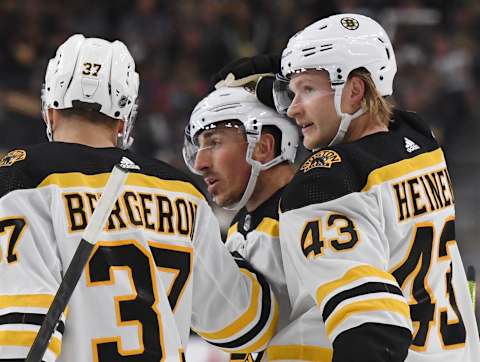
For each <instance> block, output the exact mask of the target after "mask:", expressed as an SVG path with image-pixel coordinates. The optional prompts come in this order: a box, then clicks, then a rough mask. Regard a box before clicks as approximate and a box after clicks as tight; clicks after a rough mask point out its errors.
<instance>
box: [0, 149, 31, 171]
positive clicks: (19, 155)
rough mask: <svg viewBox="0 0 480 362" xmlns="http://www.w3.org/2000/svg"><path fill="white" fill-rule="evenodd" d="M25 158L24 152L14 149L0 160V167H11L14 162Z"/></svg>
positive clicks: (25, 153)
mask: <svg viewBox="0 0 480 362" xmlns="http://www.w3.org/2000/svg"><path fill="white" fill-rule="evenodd" d="M26 157H27V151H26V150H22V149H16V150H13V151H10V152H8V153H7V154H6V155H5V156H3V158H2V159H1V160H0V167H8V166H12V165H13V164H14V163H15V162H18V161H23V160H24V159H25V158H26Z"/></svg>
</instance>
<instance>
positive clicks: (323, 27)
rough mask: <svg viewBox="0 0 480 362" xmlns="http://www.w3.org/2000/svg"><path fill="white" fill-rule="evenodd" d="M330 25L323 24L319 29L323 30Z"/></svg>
mask: <svg viewBox="0 0 480 362" xmlns="http://www.w3.org/2000/svg"><path fill="white" fill-rule="evenodd" d="M327 26H328V25H324V26H321V27H320V28H318V30H323V29H326V28H327Z"/></svg>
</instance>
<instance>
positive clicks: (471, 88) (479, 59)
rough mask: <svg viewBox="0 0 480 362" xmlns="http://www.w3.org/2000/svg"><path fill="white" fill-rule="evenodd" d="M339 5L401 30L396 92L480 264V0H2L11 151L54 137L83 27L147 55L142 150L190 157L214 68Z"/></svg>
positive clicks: (273, 49) (277, 42)
mask: <svg viewBox="0 0 480 362" xmlns="http://www.w3.org/2000/svg"><path fill="white" fill-rule="evenodd" d="M338 12H356V13H362V14H365V15H369V16H371V17H373V18H374V19H376V20H377V21H379V22H380V23H381V24H382V25H383V26H384V27H385V29H386V30H387V32H388V33H389V35H390V37H391V39H392V42H393V45H394V49H395V53H396V57H397V63H398V73H397V76H396V81H395V83H394V85H395V93H394V97H393V101H394V103H396V104H397V105H399V106H400V107H402V108H405V109H408V110H415V111H417V112H418V113H419V114H420V115H421V116H422V117H423V118H424V119H426V120H427V121H428V122H429V123H430V124H431V126H432V127H433V128H434V130H435V134H436V136H437V139H438V140H439V141H440V143H441V144H442V145H443V147H444V148H445V150H446V155H447V161H448V163H449V168H450V173H451V177H452V181H453V184H454V188H455V191H456V207H457V241H458V244H459V246H460V250H461V252H462V255H463V258H464V263H465V265H466V266H468V265H473V266H475V267H476V269H477V270H478V271H480V244H479V243H478V242H479V232H478V231H479V229H477V227H479V215H480V191H479V190H478V186H479V180H480V159H479V157H480V152H479V151H480V146H479V141H478V140H479V135H480V125H479V122H478V119H479V117H480V104H479V103H478V101H477V99H478V98H479V95H480V1H478V0H456V1H448V0H435V1H434V0H430V1H428V0H424V1H420V0H391V1H381V0H370V1H366V0H365V1H362V0H335V1H334V0H322V1H320V0H276V1H269V0H249V1H248V0H235V1H227V0H175V1H174V0H170V1H166V0H163V1H161V0H158V1H155V0H137V1H127V0H116V1H95V2H92V3H89V2H85V1H83V0H81V1H80V0H69V1H68V2H65V1H59V0H42V1H37V0H1V1H0V44H1V45H0V49H1V51H0V154H1V153H3V152H5V151H6V150H8V149H10V148H13V147H17V146H19V145H22V144H26V143H36V142H43V141H44V140H46V138H45V132H44V125H43V122H42V121H41V116H40V89H41V85H42V82H43V77H44V72H45V69H46V65H47V62H48V59H50V58H51V57H53V55H54V52H55V49H56V48H57V47H58V45H59V44H61V43H62V42H63V41H65V40H66V39H67V38H68V37H69V36H70V35H72V34H74V33H83V34H85V35H86V36H98V37H104V38H107V39H109V40H114V39H121V40H123V41H124V42H125V43H126V44H127V46H128V47H129V49H130V50H131V52H132V55H133V57H134V58H135V61H136V64H137V70H138V72H139V73H140V78H141V85H140V111H139V115H138V118H137V124H136V129H135V131H134V136H135V139H136V141H135V143H134V146H133V149H134V150H135V151H137V152H139V153H142V154H145V155H149V156H153V157H156V158H159V159H162V160H165V161H167V162H169V163H172V164H175V165H177V166H179V167H181V168H184V165H183V161H182V157H181V146H182V143H183V129H184V127H185V125H186V122H187V120H188V118H189V114H190V112H191V110H192V109H193V107H194V105H195V104H196V103H197V102H198V101H199V100H200V99H201V98H202V97H203V96H205V95H206V94H207V92H208V91H209V90H210V89H211V88H210V87H211V84H210V78H211V76H212V74H213V73H215V72H216V71H218V70H219V69H220V68H221V67H222V66H223V65H225V64H226V63H228V62H229V61H231V60H234V59H237V58H239V57H243V56H251V55H255V54H259V53H280V52H281V50H282V49H283V47H284V46H285V45H286V42H287V40H288V39H289V37H290V36H291V35H293V34H294V33H295V32H296V31H298V30H300V29H302V28H303V27H305V26H306V25H308V24H309V23H311V22H313V21H315V20H317V19H319V18H321V17H325V16H328V15H330V14H333V13H338ZM220 216H221V217H222V218H224V222H227V221H228V220H227V219H228V216H229V215H228V214H227V215H226V216H225V214H220ZM479 294H480V293H479Z"/></svg>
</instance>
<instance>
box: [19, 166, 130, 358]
mask: <svg viewBox="0 0 480 362" xmlns="http://www.w3.org/2000/svg"><path fill="white" fill-rule="evenodd" d="M125 159H126V158H123V159H122V162H121V163H120V165H115V166H114V167H113V170H112V173H111V175H110V177H109V178H108V181H107V184H106V185H105V188H104V190H103V193H102V196H101V197H100V200H99V201H98V204H97V206H96V208H95V211H94V212H93V215H92V218H91V219H90V221H89V223H88V225H87V227H86V228H85V230H84V232H83V235H82V239H81V240H80V243H79V244H78V247H77V250H76V251H75V254H74V255H73V258H72V260H71V262H70V265H69V266H68V269H67V271H66V272H65V275H64V277H63V279H62V282H61V283H60V287H59V288H58V290H57V293H56V294H55V297H54V298H53V302H52V304H51V305H50V308H49V309H48V312H47V314H46V315H45V319H44V320H43V323H42V326H41V327H40V330H39V331H38V334H37V336H36V338H35V341H34V342H33V345H32V347H31V348H30V352H29V353H28V356H27V359H26V360H25V362H40V361H41V360H42V358H43V355H44V354H45V350H46V349H47V347H48V343H49V341H50V338H51V337H52V334H53V333H54V330H55V327H56V326H57V323H58V321H59V319H60V315H61V314H62V312H63V311H64V310H65V308H66V306H67V304H68V301H69V300H70V297H71V296H72V293H73V291H74V289H75V286H76V285H77V283H78V280H79V279H80V276H81V275H82V273H83V268H84V267H85V265H86V264H87V262H88V259H89V258H90V254H91V252H92V249H93V247H94V246H95V243H96V242H97V238H98V236H99V234H100V232H101V231H102V228H103V226H104V225H105V222H106V220H107V217H108V216H109V215H110V213H111V212H112V209H113V206H114V204H115V202H116V200H117V198H118V196H119V194H120V191H121V189H122V186H123V184H124V183H125V180H126V178H127V176H128V168H137V169H138V168H139V167H138V166H137V165H135V164H134V163H133V162H131V161H130V160H128V159H127V160H128V162H124V160H125ZM124 164H126V165H125V166H124ZM129 166H130V167H129Z"/></svg>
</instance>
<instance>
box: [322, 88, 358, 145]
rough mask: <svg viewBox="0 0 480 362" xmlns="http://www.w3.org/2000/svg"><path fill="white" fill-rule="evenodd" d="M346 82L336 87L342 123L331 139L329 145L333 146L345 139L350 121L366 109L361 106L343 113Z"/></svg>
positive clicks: (338, 111) (337, 109)
mask: <svg viewBox="0 0 480 362" xmlns="http://www.w3.org/2000/svg"><path fill="white" fill-rule="evenodd" d="M344 85H345V84H341V85H337V86H336V87H335V98H334V100H335V110H336V111H337V114H338V116H339V117H340V125H339V126H338V131H337V134H336V135H335V137H333V139H332V140H331V141H330V143H329V144H328V146H333V145H336V144H337V143H340V142H342V141H343V138H344V137H345V134H346V133H347V131H348V128H349V127H350V123H351V122H352V121H353V120H354V119H356V118H358V117H360V116H361V115H362V114H363V113H364V110H363V109H362V108H361V107H360V109H358V110H357V111H356V112H355V113H353V114H349V113H343V112H342V107H341V104H342V91H343V86H344Z"/></svg>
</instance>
